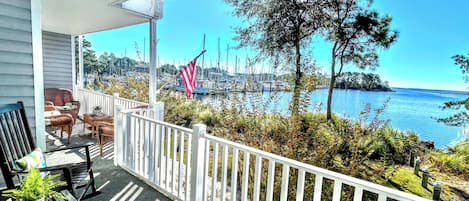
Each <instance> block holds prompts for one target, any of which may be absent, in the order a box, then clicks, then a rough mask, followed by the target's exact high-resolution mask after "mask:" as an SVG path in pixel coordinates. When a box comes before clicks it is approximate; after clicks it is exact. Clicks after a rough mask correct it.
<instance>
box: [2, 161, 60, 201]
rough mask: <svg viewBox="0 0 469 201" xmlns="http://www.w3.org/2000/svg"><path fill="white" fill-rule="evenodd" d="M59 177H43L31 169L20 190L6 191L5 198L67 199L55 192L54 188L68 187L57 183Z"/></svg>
mask: <svg viewBox="0 0 469 201" xmlns="http://www.w3.org/2000/svg"><path fill="white" fill-rule="evenodd" d="M58 176H59V175H47V176H46V177H42V175H41V173H39V170H37V169H35V168H31V170H30V171H29V173H28V175H27V176H26V178H25V179H24V180H23V182H22V183H21V186H20V188H19V189H10V190H6V191H4V194H3V196H5V197H10V198H13V199H14V200H19V201H37V200H40V201H46V200H49V199H51V198H58V199H64V198H65V197H64V196H63V195H62V194H61V193H59V192H57V191H54V188H56V187H59V186H64V185H66V182H64V181H55V179H56V178H57V177H58Z"/></svg>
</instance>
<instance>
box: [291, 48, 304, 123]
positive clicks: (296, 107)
mask: <svg viewBox="0 0 469 201" xmlns="http://www.w3.org/2000/svg"><path fill="white" fill-rule="evenodd" d="M295 48H296V52H295V53H296V73H295V88H293V98H292V116H298V115H299V113H300V95H301V76H302V75H301V52H300V42H299V41H297V42H296V43H295Z"/></svg>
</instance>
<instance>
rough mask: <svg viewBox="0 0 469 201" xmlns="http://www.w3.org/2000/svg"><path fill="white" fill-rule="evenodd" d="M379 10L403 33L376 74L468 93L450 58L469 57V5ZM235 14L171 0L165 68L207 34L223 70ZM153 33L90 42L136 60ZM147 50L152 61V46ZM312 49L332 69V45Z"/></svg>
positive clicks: (404, 2)
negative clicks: (391, 19)
mask: <svg viewBox="0 0 469 201" xmlns="http://www.w3.org/2000/svg"><path fill="white" fill-rule="evenodd" d="M374 7H375V8H376V9H377V10H378V11H380V13H381V14H383V15H384V14H390V15H391V16H393V23H392V27H393V28H394V29H397V30H398V31H399V32H400V37H399V38H398V41H397V43H395V44H394V45H393V46H392V47H391V48H390V49H389V50H382V51H380V62H379V63H380V67H379V68H377V69H376V70H375V71H374V72H375V73H379V74H380V75H381V77H382V78H383V79H384V80H388V81H389V82H390V84H391V86H395V87H410V88H430V89H449V90H467V87H468V85H467V84H465V83H464V81H463V80H462V75H461V71H460V69H459V68H458V67H457V66H455V65H454V64H453V61H452V60H451V56H452V55H455V54H467V53H469V26H468V22H469V21H468V19H469V12H468V8H469V1H467V0H453V1H441V0H412V1H408V0H381V1H375V4H374ZM230 10H231V8H230V7H229V6H228V5H226V4H225V3H224V2H223V1H222V0H197V1H195V0H189V1H182V0H166V1H165V4H164V17H163V19H161V20H160V21H158V38H159V43H158V56H159V59H160V63H161V64H164V63H175V64H176V65H179V64H184V63H187V62H188V61H189V59H192V58H193V57H194V56H196V55H197V54H198V53H199V52H200V50H201V49H202V38H203V34H204V33H205V34H206V49H207V53H206V55H205V64H206V65H205V66H208V65H209V64H210V63H212V64H213V65H216V60H217V51H218V50H217V40H218V37H220V40H221V45H220V46H221V49H222V59H221V62H220V63H221V64H223V65H224V64H225V63H226V46H227V44H230V45H231V46H235V45H236V42H235V41H233V40H232V38H233V36H234V33H233V31H232V27H234V26H237V25H239V24H240V23H241V21H240V20H239V19H237V18H235V17H233V16H231V14H230ZM148 33H149V32H148V24H147V23H144V24H140V25H135V26H131V27H125V28H120V29H115V30H110V31H104V32H99V33H93V34H88V35H86V36H85V37H86V38H87V39H88V40H90V41H91V42H92V44H93V47H94V49H95V50H96V51H97V53H98V54H101V53H103V52H105V51H106V52H114V53H115V54H116V55H118V56H122V55H124V54H125V53H126V55H127V56H129V57H133V58H135V55H136V54H135V48H134V42H135V41H136V42H137V43H138V45H139V46H140V49H142V51H143V47H144V45H143V41H144V38H146V42H147V43H148ZM146 49H147V50H146V53H147V56H146V59H147V60H148V44H147V45H146ZM313 49H314V51H313V54H314V57H315V58H316V59H317V62H318V64H319V65H320V66H323V67H324V68H325V70H327V67H328V66H329V65H330V58H329V57H330V56H329V55H330V44H328V43H327V42H323V41H321V42H318V43H315V46H314V47H313ZM252 54H253V52H252V51H250V50H246V49H241V50H230V55H229V61H230V63H234V57H235V55H237V56H238V57H241V60H242V63H244V58H245V57H246V56H247V55H252ZM200 62H201V60H199V65H200ZM230 65H231V66H232V64H230ZM230 68H231V69H232V67H230ZM259 69H260V68H259ZM347 70H353V71H357V69H356V68H354V67H353V66H348V67H347ZM258 71H259V72H260V71H261V70H258Z"/></svg>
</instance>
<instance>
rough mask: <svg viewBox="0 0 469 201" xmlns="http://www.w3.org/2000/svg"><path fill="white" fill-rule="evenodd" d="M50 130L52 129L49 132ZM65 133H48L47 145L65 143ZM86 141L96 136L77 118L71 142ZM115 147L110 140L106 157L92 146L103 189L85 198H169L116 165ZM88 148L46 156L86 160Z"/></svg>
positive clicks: (49, 159)
mask: <svg viewBox="0 0 469 201" xmlns="http://www.w3.org/2000/svg"><path fill="white" fill-rule="evenodd" d="M49 133H51V132H49ZM66 136H67V135H65V134H64V137H63V139H59V138H60V134H58V135H55V134H51V135H49V136H47V149H48V150H50V149H54V148H58V147H61V146H64V145H66ZM87 142H93V143H96V138H94V137H91V136H90V131H89V130H88V129H85V132H83V122H82V121H77V123H76V125H75V126H74V129H73V134H72V139H71V143H70V145H78V144H84V143H87ZM113 152H114V147H113V143H112V142H110V143H107V144H106V145H105V147H104V153H103V157H100V156H99V146H98V145H97V143H96V145H93V146H91V147H90V154H91V159H92V161H93V171H94V175H95V181H96V188H97V189H98V191H99V192H100V193H99V194H97V195H94V196H92V197H86V198H85V199H84V200H90V201H93V200H103V201H105V200H106V201H107V200H109V201H113V200H158V201H166V200H170V199H168V198H167V197H166V196H164V195H163V194H161V193H159V192H158V191H156V190H155V189H154V188H152V187H150V186H149V185H147V184H146V183H145V182H143V181H141V180H139V179H138V178H136V177H134V176H132V175H131V174H129V173H127V172H126V171H125V170H123V169H121V168H120V167H117V166H114V164H113V163H114V161H113V160H114V153H113ZM84 153H85V151H84V150H80V151H78V150H77V151H74V152H73V151H68V152H62V153H59V154H55V155H49V156H47V163H48V164H50V165H52V164H54V163H59V162H60V163H63V162H72V161H75V162H77V161H81V160H84V157H85V155H84ZM0 180H1V181H0V186H5V185H4V182H3V177H2V179H0Z"/></svg>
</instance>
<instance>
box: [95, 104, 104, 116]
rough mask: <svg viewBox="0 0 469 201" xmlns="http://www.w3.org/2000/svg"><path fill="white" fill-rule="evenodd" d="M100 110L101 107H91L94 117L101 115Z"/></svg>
mask: <svg viewBox="0 0 469 201" xmlns="http://www.w3.org/2000/svg"><path fill="white" fill-rule="evenodd" d="M101 109H102V107H101V106H99V105H98V106H94V107H93V114H95V115H98V114H100V113H101Z"/></svg>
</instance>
